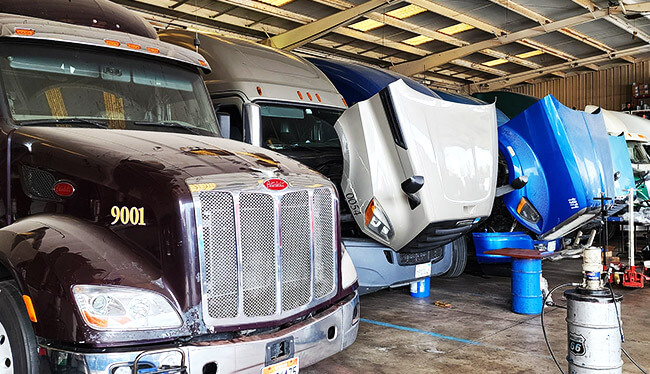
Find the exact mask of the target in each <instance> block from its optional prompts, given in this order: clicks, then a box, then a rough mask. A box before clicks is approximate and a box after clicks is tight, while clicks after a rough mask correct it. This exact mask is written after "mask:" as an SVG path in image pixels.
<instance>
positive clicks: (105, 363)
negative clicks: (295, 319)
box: [41, 292, 360, 374]
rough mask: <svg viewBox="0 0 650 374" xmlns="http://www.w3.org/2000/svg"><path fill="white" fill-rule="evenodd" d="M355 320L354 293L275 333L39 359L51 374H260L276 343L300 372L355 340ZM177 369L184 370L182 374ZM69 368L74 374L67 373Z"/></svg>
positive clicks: (52, 353) (45, 352)
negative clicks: (289, 350) (286, 348)
mask: <svg viewBox="0 0 650 374" xmlns="http://www.w3.org/2000/svg"><path fill="white" fill-rule="evenodd" d="M359 317H360V316H359V295H358V294H357V293H356V292H355V293H354V295H351V296H349V297H347V298H346V299H344V300H343V301H341V302H339V303H338V304H335V305H333V306H332V307H330V308H329V309H327V310H325V311H323V312H321V313H319V314H318V315H316V316H314V317H311V318H308V319H306V320H304V321H302V322H300V323H297V324H295V325H293V326H290V327H288V328H286V329H282V330H280V331H277V332H275V333H270V334H262V335H253V336H248V337H242V338H237V339H233V340H219V341H209V342H200V343H191V344H187V345H181V346H179V347H174V348H168V349H156V350H150V351H148V350H133V351H126V352H119V353H111V352H107V353H79V352H71V351H66V350H60V349H57V348H54V347H51V346H46V345H42V346H41V358H44V356H45V357H47V361H49V366H50V370H51V372H52V373H71V372H74V373H86V374H122V373H134V371H133V362H134V361H135V360H138V363H139V364H140V366H139V368H140V370H139V371H136V372H135V373H142V374H144V373H148V372H152V371H153V372H156V373H189V374H194V373H198V374H202V373H205V372H206V371H204V368H208V369H209V370H208V371H207V372H208V373H210V372H212V373H219V374H225V373H255V374H260V373H261V369H262V368H263V367H264V366H265V365H266V364H268V363H269V360H268V358H267V356H268V355H267V349H268V348H269V345H270V344H273V343H275V342H278V341H283V340H285V341H292V342H293V344H292V347H293V355H288V356H287V357H281V358H280V359H279V361H282V360H284V359H288V358H290V356H293V357H298V358H299V362H300V367H306V366H309V365H312V364H315V363H316V362H318V361H321V360H323V359H325V358H327V357H329V356H332V355H334V354H336V353H338V352H340V351H342V350H344V349H345V348H347V347H348V346H350V345H351V344H352V343H353V342H354V341H355V340H356V338H357V331H358V328H359V323H358V322H359ZM332 328H333V330H332ZM332 332H334V333H332ZM181 361H183V362H182V363H181ZM276 362H277V361H276ZM43 363H44V362H43V361H41V365H43ZM181 366H186V371H184V370H183V368H182V367H181ZM72 368H74V370H76V371H70V370H71V369H72ZM84 369H85V370H84ZM156 369H159V370H160V369H163V370H160V371H155V370H156ZM213 369H216V370H215V371H212V370H213Z"/></svg>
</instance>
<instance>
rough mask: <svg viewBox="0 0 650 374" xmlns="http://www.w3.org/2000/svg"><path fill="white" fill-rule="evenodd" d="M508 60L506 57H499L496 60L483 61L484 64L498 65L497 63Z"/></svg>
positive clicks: (503, 62)
mask: <svg viewBox="0 0 650 374" xmlns="http://www.w3.org/2000/svg"><path fill="white" fill-rule="evenodd" d="M506 62H508V60H506V59H504V58H497V59H496V60H491V61H486V62H484V63H483V65H485V66H496V65H501V64H505V63H506Z"/></svg>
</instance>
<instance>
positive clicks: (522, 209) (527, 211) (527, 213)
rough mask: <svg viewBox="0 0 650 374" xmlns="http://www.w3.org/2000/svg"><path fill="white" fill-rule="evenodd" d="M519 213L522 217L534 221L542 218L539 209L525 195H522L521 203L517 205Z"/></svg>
mask: <svg viewBox="0 0 650 374" xmlns="http://www.w3.org/2000/svg"><path fill="white" fill-rule="evenodd" d="M517 214H519V215H520V216H521V218H523V219H525V220H526V221H528V222H532V223H537V222H538V221H539V219H540V218H541V216H540V215H539V212H537V209H535V207H534V206H533V204H531V203H530V201H528V199H526V198H525V197H522V198H521V200H519V204H518V205H517Z"/></svg>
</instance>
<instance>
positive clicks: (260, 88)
mask: <svg viewBox="0 0 650 374" xmlns="http://www.w3.org/2000/svg"><path fill="white" fill-rule="evenodd" d="M257 94H258V95H260V96H262V87H260V86H257Z"/></svg>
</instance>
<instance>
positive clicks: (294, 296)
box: [280, 191, 311, 311]
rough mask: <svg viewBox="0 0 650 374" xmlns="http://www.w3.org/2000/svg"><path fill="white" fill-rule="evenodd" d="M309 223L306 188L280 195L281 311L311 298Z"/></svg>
mask: <svg viewBox="0 0 650 374" xmlns="http://www.w3.org/2000/svg"><path fill="white" fill-rule="evenodd" d="M310 223H311V222H310V217H309V194H308V193H307V191H298V192H291V193H288V194H286V195H284V196H282V198H281V203H280V238H281V240H282V242H281V248H282V252H281V254H282V310H283V311H287V310H291V309H295V308H297V307H299V306H303V305H305V304H307V303H308V302H309V300H310V299H311V230H310V226H311V225H310Z"/></svg>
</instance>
